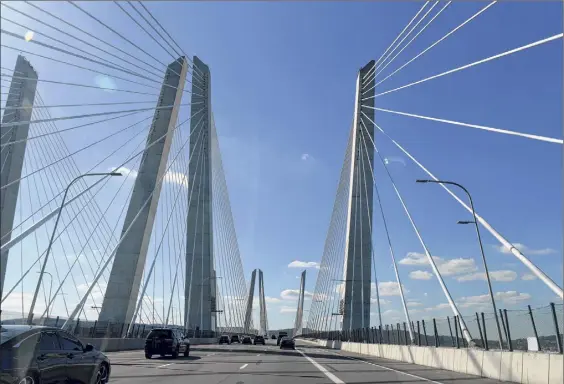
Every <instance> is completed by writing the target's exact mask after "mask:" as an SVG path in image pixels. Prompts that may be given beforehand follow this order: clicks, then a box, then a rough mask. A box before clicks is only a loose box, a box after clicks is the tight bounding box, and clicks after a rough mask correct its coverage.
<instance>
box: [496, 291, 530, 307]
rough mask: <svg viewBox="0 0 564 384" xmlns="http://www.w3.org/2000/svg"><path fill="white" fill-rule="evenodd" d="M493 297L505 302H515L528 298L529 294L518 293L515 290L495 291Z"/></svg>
mask: <svg viewBox="0 0 564 384" xmlns="http://www.w3.org/2000/svg"><path fill="white" fill-rule="evenodd" d="M495 298H496V299H498V300H501V301H503V302H504V303H506V304H517V303H520V302H522V301H526V300H529V299H530V298H531V295H529V294H528V293H519V292H517V291H507V292H496V293H495Z"/></svg>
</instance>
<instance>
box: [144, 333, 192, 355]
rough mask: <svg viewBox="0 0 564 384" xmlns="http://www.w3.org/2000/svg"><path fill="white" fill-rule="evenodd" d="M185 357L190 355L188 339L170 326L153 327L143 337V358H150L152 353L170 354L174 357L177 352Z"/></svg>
mask: <svg viewBox="0 0 564 384" xmlns="http://www.w3.org/2000/svg"><path fill="white" fill-rule="evenodd" d="M181 353H182V354H184V356H185V357H187V356H189V355H190V340H188V338H187V337H183V336H181V335H180V334H179V333H178V331H176V330H174V329H170V328H155V329H152V330H151V332H149V334H148V335H147V338H146V339H145V358H146V359H150V358H151V357H153V355H161V357H163V356H165V355H172V358H173V359H176V358H177V357H178V355H179V354H181Z"/></svg>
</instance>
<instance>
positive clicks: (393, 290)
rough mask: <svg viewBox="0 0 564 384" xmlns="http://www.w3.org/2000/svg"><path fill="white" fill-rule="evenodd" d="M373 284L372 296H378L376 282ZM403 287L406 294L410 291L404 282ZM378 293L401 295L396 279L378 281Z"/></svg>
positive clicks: (381, 294)
mask: <svg viewBox="0 0 564 384" xmlns="http://www.w3.org/2000/svg"><path fill="white" fill-rule="evenodd" d="M371 285H372V291H373V292H374V293H373V295H372V296H376V294H375V292H376V284H374V283H372V284H371ZM402 288H403V292H404V294H405V293H408V292H409V290H408V289H406V288H405V286H404V285H403V284H402ZM378 293H379V294H380V296H381V297H386V296H400V289H399V285H398V283H397V282H395V281H382V282H380V283H378Z"/></svg>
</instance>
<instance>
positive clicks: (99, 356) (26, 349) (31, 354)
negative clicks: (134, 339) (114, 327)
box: [0, 325, 111, 384]
mask: <svg viewBox="0 0 564 384" xmlns="http://www.w3.org/2000/svg"><path fill="white" fill-rule="evenodd" d="M0 356H2V359H1V363H2V366H1V368H2V369H1V370H0V383H2V384H12V383H14V384H16V383H17V384H39V383H76V384H91V383H96V384H105V383H107V382H108V380H109V378H110V371H111V365H110V360H109V359H108V358H107V356H106V355H104V354H103V353H102V352H100V351H98V350H96V349H94V347H93V346H92V345H90V344H86V345H84V344H82V342H81V341H80V340H78V339H77V338H76V337H74V336H73V335H71V334H70V333H68V332H66V331H64V330H62V329H58V328H51V327H40V326H30V325H2V326H0Z"/></svg>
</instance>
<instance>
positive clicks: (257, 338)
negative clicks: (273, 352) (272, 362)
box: [253, 335, 266, 345]
mask: <svg viewBox="0 0 564 384" xmlns="http://www.w3.org/2000/svg"><path fill="white" fill-rule="evenodd" d="M253 344H254V345H257V344H262V345H266V343H265V341H264V337H263V336H261V335H257V336H255V339H254V340H253Z"/></svg>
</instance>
